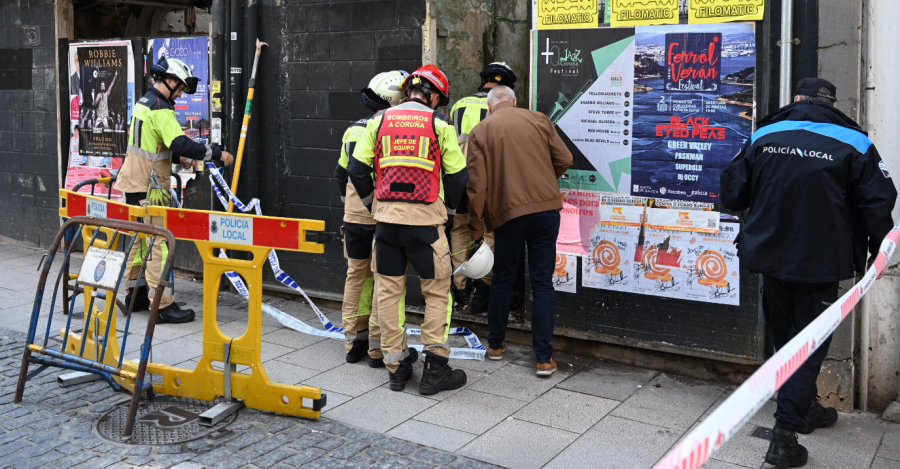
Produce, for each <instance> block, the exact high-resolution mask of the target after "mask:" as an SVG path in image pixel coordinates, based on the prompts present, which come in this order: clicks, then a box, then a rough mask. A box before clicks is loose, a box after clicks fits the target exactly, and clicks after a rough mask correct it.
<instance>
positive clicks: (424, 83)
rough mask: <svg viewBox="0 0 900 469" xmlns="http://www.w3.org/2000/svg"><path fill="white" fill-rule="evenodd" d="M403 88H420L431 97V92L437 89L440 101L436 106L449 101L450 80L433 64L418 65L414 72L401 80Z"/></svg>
mask: <svg viewBox="0 0 900 469" xmlns="http://www.w3.org/2000/svg"><path fill="white" fill-rule="evenodd" d="M403 88H404V89H405V90H407V93H408V92H409V90H410V89H420V90H422V91H423V92H424V93H425V94H426V95H427V96H428V97H429V99H431V93H432V92H434V91H437V92H438V93H439V94H440V95H441V102H440V103H439V104H438V106H446V105H447V103H449V102H450V80H448V79H447V75H444V72H442V71H441V69H439V68H437V67H436V66H434V65H431V64H428V65H424V66H422V67H419V68H418V69H417V70H416V71H415V72H412V73H410V74H409V76H408V77H406V80H404V81H403Z"/></svg>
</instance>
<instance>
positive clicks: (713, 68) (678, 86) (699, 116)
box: [631, 23, 756, 202]
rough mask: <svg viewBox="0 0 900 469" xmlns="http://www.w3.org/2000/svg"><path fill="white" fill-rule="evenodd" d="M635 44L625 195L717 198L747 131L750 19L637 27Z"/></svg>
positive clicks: (752, 51) (750, 80)
mask: <svg viewBox="0 0 900 469" xmlns="http://www.w3.org/2000/svg"><path fill="white" fill-rule="evenodd" d="M635 44H636V47H635V49H636V56H635V64H636V65H635V84H634V86H635V99H634V113H635V118H634V143H633V148H632V152H633V153H632V166H631V168H632V188H631V194H633V195H640V196H647V197H666V198H671V199H680V200H696V201H701V202H718V201H719V194H718V187H719V178H720V176H721V174H722V171H723V170H724V169H725V167H726V166H728V163H729V162H730V161H731V160H732V159H733V158H734V156H735V155H736V154H737V153H738V152H739V151H740V150H741V148H742V147H743V145H744V143H745V142H746V140H747V138H749V137H750V134H751V132H752V126H753V99H754V80H755V77H756V73H755V72H756V70H755V64H756V50H755V44H756V40H755V34H754V30H753V25H751V24H746V23H729V24H708V25H673V26H646V27H639V28H636V37H635Z"/></svg>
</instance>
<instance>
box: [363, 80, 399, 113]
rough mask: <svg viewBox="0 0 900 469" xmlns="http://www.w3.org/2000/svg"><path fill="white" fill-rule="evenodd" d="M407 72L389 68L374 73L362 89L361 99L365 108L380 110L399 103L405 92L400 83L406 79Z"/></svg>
mask: <svg viewBox="0 0 900 469" xmlns="http://www.w3.org/2000/svg"><path fill="white" fill-rule="evenodd" d="M408 75H409V73H406V72H405V71H403V70H391V71H390V72H381V73H379V74H378V75H375V77H373V78H372V79H371V80H370V81H369V86H367V87H365V88H363V90H362V101H363V104H365V105H366V107H367V108H369V109H371V110H373V111H381V110H382V109H387V108H389V107H393V106H396V105H398V104H400V100H402V99H403V98H404V97H405V96H406V94H405V93H404V91H403V89H402V88H401V87H400V85H402V84H403V81H404V80H406V77H407V76H408Z"/></svg>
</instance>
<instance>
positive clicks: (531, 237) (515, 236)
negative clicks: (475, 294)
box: [488, 210, 559, 363]
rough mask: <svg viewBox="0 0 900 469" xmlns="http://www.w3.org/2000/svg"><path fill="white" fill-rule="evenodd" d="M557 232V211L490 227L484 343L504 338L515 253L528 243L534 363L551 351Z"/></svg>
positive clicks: (543, 360)
mask: <svg viewBox="0 0 900 469" xmlns="http://www.w3.org/2000/svg"><path fill="white" fill-rule="evenodd" d="M557 235H559V211H558V210H550V211H547V212H538V213H532V214H529V215H523V216H521V217H518V218H514V219H512V220H510V221H508V222H506V223H504V224H503V225H502V226H500V227H498V228H497V229H495V230H494V283H493V285H491V300H490V306H489V311H488V325H489V327H490V333H489V334H488V346H489V347H490V348H493V349H499V348H500V347H502V346H503V341H504V340H505V339H506V325H507V323H508V322H509V296H510V292H511V291H512V286H513V282H514V280H515V278H516V269H517V268H518V266H519V253H520V252H521V250H522V244H523V243H524V244H525V245H526V246H527V247H528V275H529V278H530V280H531V295H532V297H533V300H534V305H533V306H534V311H533V312H532V320H531V335H532V348H533V349H534V354H535V356H536V357H537V361H538V363H548V362H549V361H550V357H551V356H552V355H553V346H551V345H550V339H551V338H552V337H553V322H554V316H555V311H554V309H555V303H556V299H555V297H554V295H555V291H554V290H553V267H554V266H555V265H556V237H557Z"/></svg>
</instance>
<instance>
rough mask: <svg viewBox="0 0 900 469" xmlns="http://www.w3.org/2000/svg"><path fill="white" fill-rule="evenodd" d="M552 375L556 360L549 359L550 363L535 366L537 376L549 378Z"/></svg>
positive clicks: (554, 371) (554, 370)
mask: <svg viewBox="0 0 900 469" xmlns="http://www.w3.org/2000/svg"><path fill="white" fill-rule="evenodd" d="M553 373H556V360H554V359H552V358H551V359H550V363H538V364H537V375H538V376H550V375H552V374H553Z"/></svg>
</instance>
